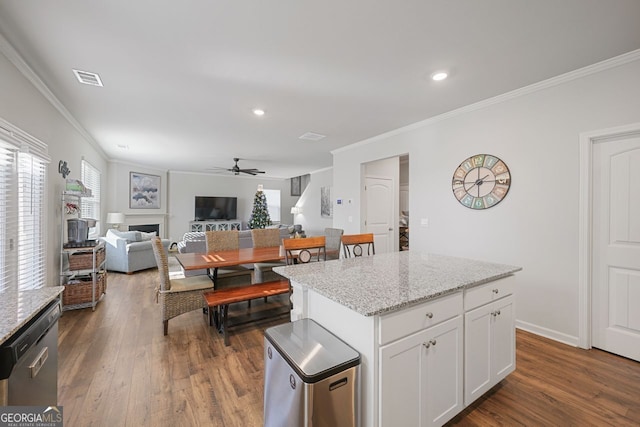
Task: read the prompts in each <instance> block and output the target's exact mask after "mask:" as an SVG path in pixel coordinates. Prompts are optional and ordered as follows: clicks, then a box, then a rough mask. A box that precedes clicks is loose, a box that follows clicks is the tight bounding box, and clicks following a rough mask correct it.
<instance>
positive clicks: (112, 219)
mask: <svg viewBox="0 0 640 427" xmlns="http://www.w3.org/2000/svg"><path fill="white" fill-rule="evenodd" d="M107 224H112V225H113V228H115V229H116V230H118V231H119V230H120V224H124V214H123V213H122V212H109V213H108V214H107Z"/></svg>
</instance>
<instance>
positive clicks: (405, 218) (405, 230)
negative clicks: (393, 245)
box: [397, 154, 409, 251]
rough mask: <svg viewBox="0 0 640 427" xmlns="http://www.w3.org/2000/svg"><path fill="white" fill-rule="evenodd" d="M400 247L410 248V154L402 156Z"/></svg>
mask: <svg viewBox="0 0 640 427" xmlns="http://www.w3.org/2000/svg"><path fill="white" fill-rule="evenodd" d="M399 184H400V185H399V201H398V205H399V208H400V209H399V215H400V220H399V222H398V245H397V246H398V248H399V249H400V250H401V251H408V250H409V155H408V154H406V155H404V156H400V183H399Z"/></svg>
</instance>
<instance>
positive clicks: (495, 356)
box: [464, 295, 516, 406]
mask: <svg viewBox="0 0 640 427" xmlns="http://www.w3.org/2000/svg"><path fill="white" fill-rule="evenodd" d="M464 322H465V324H464V328H465V330H464V336H465V339H464V354H465V361H464V385H465V387H464V403H465V406H468V405H470V404H471V403H472V402H473V401H474V400H476V399H477V398H478V397H480V396H482V395H483V394H484V393H486V392H487V391H488V390H489V389H490V388H491V387H493V386H494V385H496V384H497V383H498V382H499V381H500V380H502V379H503V378H504V377H506V376H507V375H508V374H509V373H511V372H513V370H514V369H515V366H516V364H515V325H514V310H513V296H511V295H510V296H508V297H506V298H502V299H500V300H497V301H494V302H492V303H490V304H487V305H483V306H481V307H479V308H476V309H474V310H471V311H469V312H467V313H465V320H464Z"/></svg>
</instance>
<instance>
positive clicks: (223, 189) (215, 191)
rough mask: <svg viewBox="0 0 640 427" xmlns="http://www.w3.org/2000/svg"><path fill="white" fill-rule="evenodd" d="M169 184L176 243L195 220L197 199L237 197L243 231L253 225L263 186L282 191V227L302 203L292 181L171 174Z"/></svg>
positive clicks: (171, 226)
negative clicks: (255, 200)
mask: <svg viewBox="0 0 640 427" xmlns="http://www.w3.org/2000/svg"><path fill="white" fill-rule="evenodd" d="M167 180H168V195H167V197H168V200H169V211H168V220H169V239H171V241H172V242H177V241H180V240H182V236H183V235H184V233H186V232H187V231H189V221H193V219H194V203H195V196H229V197H237V198H238V219H240V220H242V223H243V228H246V226H247V222H248V221H249V216H250V215H251V210H252V209H253V198H254V196H255V194H256V191H257V189H258V185H259V184H262V185H263V187H264V188H265V189H273V190H280V207H281V212H282V216H281V223H283V224H291V214H290V213H289V212H290V211H291V206H293V205H294V204H295V202H296V201H297V200H298V197H297V196H296V197H292V196H291V186H290V181H289V180H288V179H268V178H264V177H261V178H253V177H244V176H240V175H238V176H235V175H231V176H226V175H212V174H204V173H201V174H199V173H191V172H174V171H169V173H168V176H167Z"/></svg>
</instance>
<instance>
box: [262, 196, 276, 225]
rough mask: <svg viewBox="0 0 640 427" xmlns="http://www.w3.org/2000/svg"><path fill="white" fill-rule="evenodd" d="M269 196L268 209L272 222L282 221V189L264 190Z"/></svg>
mask: <svg viewBox="0 0 640 427" xmlns="http://www.w3.org/2000/svg"><path fill="white" fill-rule="evenodd" d="M262 191H263V192H264V196H265V197H266V198H267V209H268V210H269V218H271V222H280V190H262Z"/></svg>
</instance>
